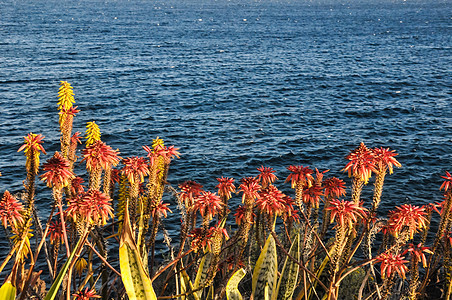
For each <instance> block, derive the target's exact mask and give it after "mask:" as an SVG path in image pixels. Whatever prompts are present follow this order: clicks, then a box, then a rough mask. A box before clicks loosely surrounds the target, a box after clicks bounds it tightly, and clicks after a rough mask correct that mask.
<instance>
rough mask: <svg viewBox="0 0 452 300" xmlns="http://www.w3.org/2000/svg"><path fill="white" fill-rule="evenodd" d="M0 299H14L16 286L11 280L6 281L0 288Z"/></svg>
mask: <svg viewBox="0 0 452 300" xmlns="http://www.w3.org/2000/svg"><path fill="white" fill-rule="evenodd" d="M0 299H2V300H14V299H16V288H15V287H14V286H13V284H12V283H11V281H9V280H8V281H6V282H5V283H4V284H3V285H2V287H1V288H0Z"/></svg>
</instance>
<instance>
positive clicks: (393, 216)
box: [388, 204, 427, 239]
mask: <svg viewBox="0 0 452 300" xmlns="http://www.w3.org/2000/svg"><path fill="white" fill-rule="evenodd" d="M426 215H427V213H426V212H425V207H424V206H422V207H419V206H415V205H411V204H403V205H401V206H400V207H396V210H394V211H390V212H389V221H388V224H389V227H390V230H391V232H392V233H393V234H394V235H395V236H396V237H397V236H398V234H399V233H400V232H401V230H402V229H403V227H405V226H408V231H409V233H410V238H411V239H413V236H414V234H415V233H416V232H417V231H418V230H420V229H422V228H425V227H426V226H427V218H426Z"/></svg>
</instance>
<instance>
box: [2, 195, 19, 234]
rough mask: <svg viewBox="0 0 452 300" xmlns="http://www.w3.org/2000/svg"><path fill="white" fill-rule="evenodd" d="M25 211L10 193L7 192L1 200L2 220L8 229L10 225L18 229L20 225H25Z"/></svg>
mask: <svg viewBox="0 0 452 300" xmlns="http://www.w3.org/2000/svg"><path fill="white" fill-rule="evenodd" d="M23 210H24V208H23V206H22V204H21V203H20V202H19V201H18V200H17V199H16V198H15V197H14V196H13V195H11V194H10V192H8V191H5V193H4V194H3V197H2V199H1V200H0V219H1V220H2V224H3V226H4V227H5V228H6V227H7V226H8V223H9V224H10V225H11V226H13V225H14V227H17V224H18V223H23V221H24V219H23V216H22V212H23Z"/></svg>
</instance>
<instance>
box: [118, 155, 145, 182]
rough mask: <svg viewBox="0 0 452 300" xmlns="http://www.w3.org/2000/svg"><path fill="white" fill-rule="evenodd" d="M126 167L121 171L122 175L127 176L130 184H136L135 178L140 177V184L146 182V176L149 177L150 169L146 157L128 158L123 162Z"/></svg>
mask: <svg viewBox="0 0 452 300" xmlns="http://www.w3.org/2000/svg"><path fill="white" fill-rule="evenodd" d="M122 164H123V165H124V167H123V168H122V170H121V173H122V174H125V175H126V176H127V179H128V180H129V182H130V184H132V185H133V184H134V183H135V176H138V177H139V179H140V182H143V181H144V176H146V175H149V167H148V164H147V162H146V159H145V158H144V157H136V156H135V157H128V158H124V159H123V160H122Z"/></svg>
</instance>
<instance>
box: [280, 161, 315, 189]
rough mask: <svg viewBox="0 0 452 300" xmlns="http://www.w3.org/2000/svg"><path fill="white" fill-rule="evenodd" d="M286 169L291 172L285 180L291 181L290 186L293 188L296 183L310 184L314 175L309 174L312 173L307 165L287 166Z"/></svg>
mask: <svg viewBox="0 0 452 300" xmlns="http://www.w3.org/2000/svg"><path fill="white" fill-rule="evenodd" d="M287 170H289V171H290V172H292V174H290V175H289V176H287V178H286V181H285V182H289V181H290V182H291V186H292V188H295V186H296V185H297V183H300V184H304V183H306V182H307V183H308V185H311V184H312V182H313V181H314V177H312V175H311V174H313V173H314V171H313V170H311V169H310V168H309V167H303V166H289V167H287Z"/></svg>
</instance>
